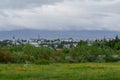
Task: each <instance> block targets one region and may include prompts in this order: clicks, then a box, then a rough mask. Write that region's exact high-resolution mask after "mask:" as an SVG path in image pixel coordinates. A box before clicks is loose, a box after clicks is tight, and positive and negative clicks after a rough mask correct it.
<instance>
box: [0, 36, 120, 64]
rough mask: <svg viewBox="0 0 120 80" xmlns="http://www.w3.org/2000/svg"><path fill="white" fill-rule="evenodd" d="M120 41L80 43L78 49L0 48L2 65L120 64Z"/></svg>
mask: <svg viewBox="0 0 120 80" xmlns="http://www.w3.org/2000/svg"><path fill="white" fill-rule="evenodd" d="M119 61H120V39H119V38H118V36H116V38H115V39H112V40H106V39H104V40H95V41H94V42H92V43H91V44H88V43H87V41H82V40H81V41H80V42H79V43H78V45H77V46H76V47H71V48H69V49H67V48H64V47H63V48H61V49H60V50H56V49H54V48H52V47H35V46H33V45H30V44H25V45H12V46H6V45H4V46H3V44H2V45H1V47H0V63H17V64H21V63H32V64H51V63H80V62H119Z"/></svg>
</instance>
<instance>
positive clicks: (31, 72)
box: [0, 63, 120, 80]
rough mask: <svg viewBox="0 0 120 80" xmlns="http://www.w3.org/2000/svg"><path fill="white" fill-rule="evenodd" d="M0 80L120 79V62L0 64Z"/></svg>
mask: <svg viewBox="0 0 120 80" xmlns="http://www.w3.org/2000/svg"><path fill="white" fill-rule="evenodd" d="M0 80H120V63H79V64H49V65H34V64H0Z"/></svg>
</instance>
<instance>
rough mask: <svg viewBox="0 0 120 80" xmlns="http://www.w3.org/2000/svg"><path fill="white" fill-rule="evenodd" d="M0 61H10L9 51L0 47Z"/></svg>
mask: <svg viewBox="0 0 120 80" xmlns="http://www.w3.org/2000/svg"><path fill="white" fill-rule="evenodd" d="M0 62H1V63H9V62H11V53H10V52H9V51H7V50H4V49H2V48H0Z"/></svg>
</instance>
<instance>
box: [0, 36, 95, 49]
mask: <svg viewBox="0 0 120 80" xmlns="http://www.w3.org/2000/svg"><path fill="white" fill-rule="evenodd" d="M86 41H87V43H88V45H90V44H92V42H94V41H95V40H94V39H93V40H86ZM79 42H80V40H74V39H73V38H68V39H53V40H48V39H44V38H40V37H38V38H36V39H35V38H33V39H29V40H26V39H16V37H14V36H13V37H12V39H7V40H1V41H0V45H6V46H13V45H25V44H31V45H34V46H35V47H41V46H42V47H51V48H54V49H56V50H60V49H62V48H67V49H70V48H71V47H76V46H77V45H78V43H79Z"/></svg>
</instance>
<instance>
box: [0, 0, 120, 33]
mask: <svg viewBox="0 0 120 80" xmlns="http://www.w3.org/2000/svg"><path fill="white" fill-rule="evenodd" d="M19 29H37V30H112V31H120V0H0V31H9V30H19Z"/></svg>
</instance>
